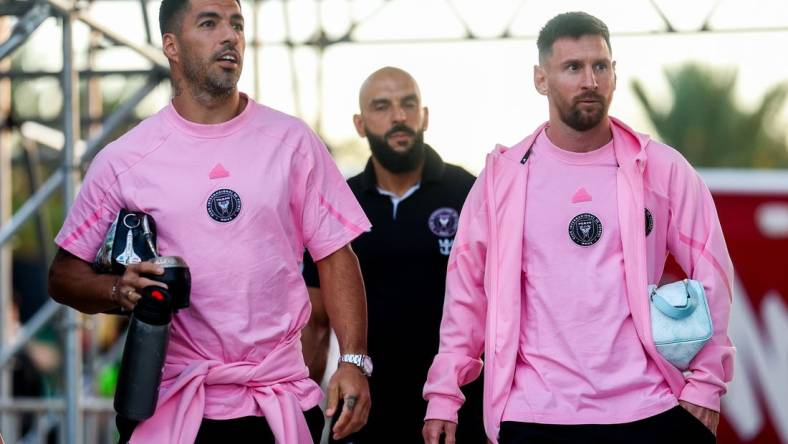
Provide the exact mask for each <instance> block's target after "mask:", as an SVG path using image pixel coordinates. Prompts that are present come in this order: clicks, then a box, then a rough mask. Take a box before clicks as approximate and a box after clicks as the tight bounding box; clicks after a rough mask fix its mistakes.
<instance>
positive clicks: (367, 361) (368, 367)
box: [362, 356, 372, 376]
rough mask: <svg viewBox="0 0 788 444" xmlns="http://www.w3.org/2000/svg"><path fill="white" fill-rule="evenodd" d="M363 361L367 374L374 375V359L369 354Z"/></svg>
mask: <svg viewBox="0 0 788 444" xmlns="http://www.w3.org/2000/svg"><path fill="white" fill-rule="evenodd" d="M362 362H363V364H362V365H363V369H364V374H365V375H367V376H372V359H370V357H369V356H366V357H365V358H364V360H363V361H362Z"/></svg>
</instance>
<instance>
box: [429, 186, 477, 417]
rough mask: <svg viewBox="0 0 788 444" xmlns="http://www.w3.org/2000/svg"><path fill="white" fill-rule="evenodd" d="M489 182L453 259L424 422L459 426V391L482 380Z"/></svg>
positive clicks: (470, 204)
mask: <svg viewBox="0 0 788 444" xmlns="http://www.w3.org/2000/svg"><path fill="white" fill-rule="evenodd" d="M485 178H486V174H485V172H484V171H482V173H481V175H480V176H479V178H478V179H477V180H476V182H475V183H474V185H473V188H471V191H470V194H468V198H467V199H466V201H465V204H464V205H463V207H462V212H461V213H460V222H459V227H458V230H457V236H456V237H455V239H454V246H453V247H452V251H451V255H450V256H449V264H448V269H447V273H446V298H445V300H444V303H443V319H442V320H441V328H440V348H439V350H438V354H437V356H435V360H434V361H433V362H432V366H431V367H430V370H429V373H428V374H427V383H426V384H425V385H424V399H426V400H427V401H428V404H427V414H426V417H425V419H442V420H445V421H452V422H457V411H458V410H459V409H460V406H461V405H462V403H463V402H465V397H464V396H463V394H462V391H460V387H461V386H463V385H465V384H467V383H469V382H471V381H473V380H475V379H476V378H478V377H479V373H481V370H482V361H481V359H480V356H481V354H482V351H483V349H484V332H485V314H486V311H487V299H486V296H485V293H484V269H485V260H486V254H487V232H488V229H487V225H488V222H487V211H486V207H485V203H484V200H485V199H484V181H485Z"/></svg>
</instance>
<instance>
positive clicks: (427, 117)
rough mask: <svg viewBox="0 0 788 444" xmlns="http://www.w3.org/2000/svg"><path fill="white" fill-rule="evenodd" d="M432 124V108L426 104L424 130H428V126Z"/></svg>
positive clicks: (422, 127)
mask: <svg viewBox="0 0 788 444" xmlns="http://www.w3.org/2000/svg"><path fill="white" fill-rule="evenodd" d="M429 126H430V109H429V108H427V107H426V106H425V107H424V124H423V125H422V126H421V129H422V131H427V128H428V127H429Z"/></svg>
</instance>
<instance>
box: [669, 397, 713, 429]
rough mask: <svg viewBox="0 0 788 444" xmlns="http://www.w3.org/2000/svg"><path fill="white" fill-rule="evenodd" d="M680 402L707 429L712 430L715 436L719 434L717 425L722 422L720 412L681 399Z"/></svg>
mask: <svg viewBox="0 0 788 444" xmlns="http://www.w3.org/2000/svg"><path fill="white" fill-rule="evenodd" d="M679 404H681V406H682V407H684V409H685V410H686V411H688V412H690V413H692V416H694V417H696V418H698V421H700V422H702V423H703V425H705V426H706V428H707V429H709V430H711V433H713V434H714V436H717V425H718V424H719V423H720V413H719V412H715V411H714V410H712V409H707V408H706V407H701V406H699V405H695V404H692V403H691V402H687V401H679Z"/></svg>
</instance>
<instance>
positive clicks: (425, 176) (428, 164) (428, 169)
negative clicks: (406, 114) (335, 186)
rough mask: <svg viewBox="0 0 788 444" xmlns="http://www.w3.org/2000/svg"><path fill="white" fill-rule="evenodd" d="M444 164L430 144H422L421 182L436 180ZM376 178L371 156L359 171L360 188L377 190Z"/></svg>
mask: <svg viewBox="0 0 788 444" xmlns="http://www.w3.org/2000/svg"><path fill="white" fill-rule="evenodd" d="M445 169H446V164H445V163H443V159H441V156H440V155H439V154H438V153H437V152H436V151H435V150H434V149H432V147H431V146H429V145H427V144H426V143H425V144H424V169H423V170H422V172H421V183H422V184H424V183H429V182H437V181H439V180H440V179H441V178H442V177H443V171H444V170H445ZM377 185H378V178H377V175H376V174H375V167H374V166H373V165H372V158H371V157H370V158H369V160H367V165H366V166H365V167H364V171H363V172H362V173H361V188H362V189H363V190H364V191H377Z"/></svg>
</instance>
